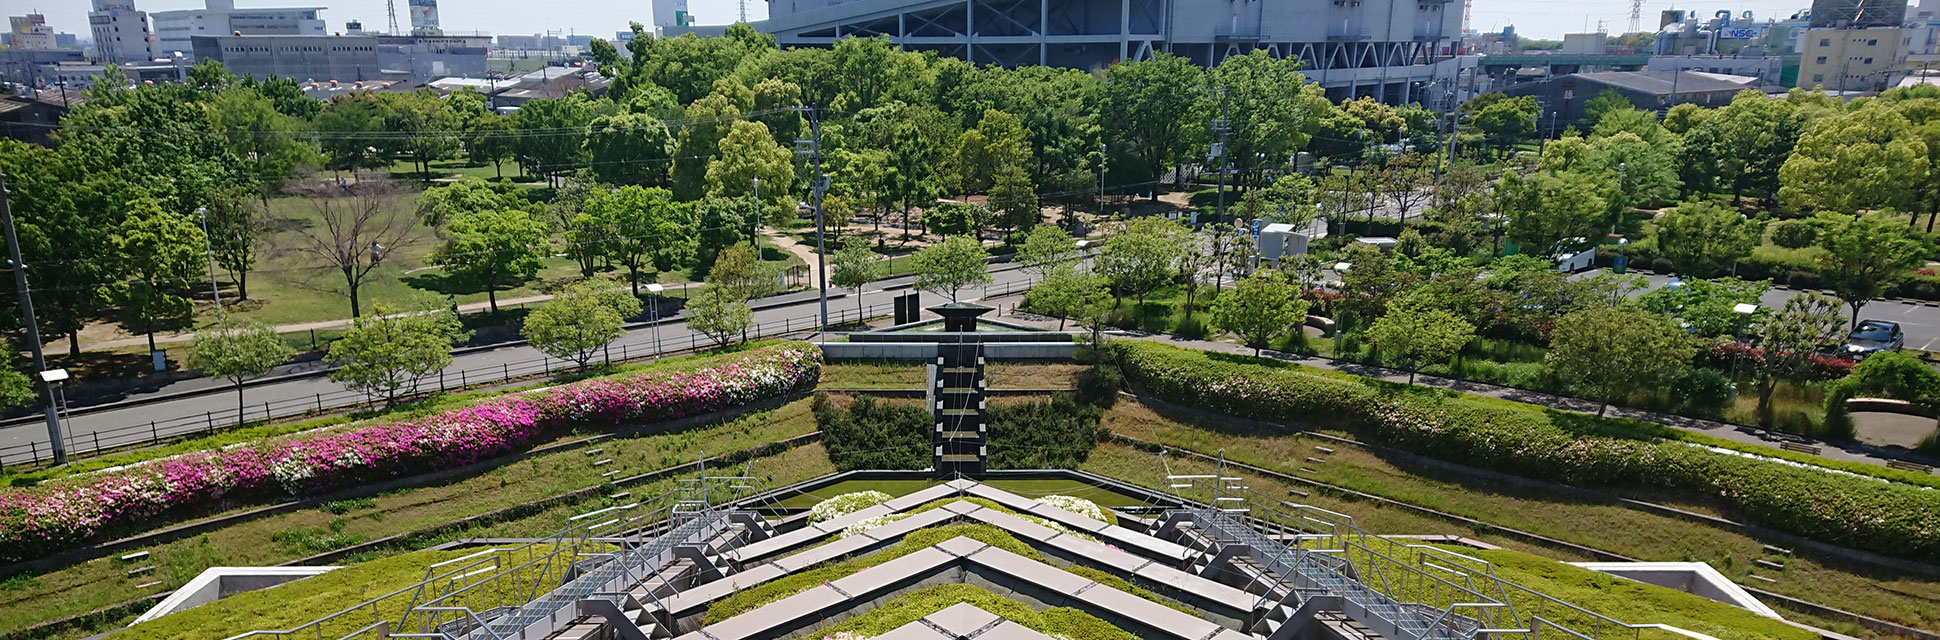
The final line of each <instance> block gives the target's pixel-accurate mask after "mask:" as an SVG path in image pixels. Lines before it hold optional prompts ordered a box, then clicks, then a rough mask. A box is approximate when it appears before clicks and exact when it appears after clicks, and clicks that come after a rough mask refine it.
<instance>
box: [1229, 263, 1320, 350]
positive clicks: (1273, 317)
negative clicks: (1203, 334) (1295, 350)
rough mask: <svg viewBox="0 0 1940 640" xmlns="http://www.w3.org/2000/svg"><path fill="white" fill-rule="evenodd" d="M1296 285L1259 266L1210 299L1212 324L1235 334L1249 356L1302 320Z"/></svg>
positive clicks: (1304, 304)
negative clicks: (1248, 351)
mask: <svg viewBox="0 0 1940 640" xmlns="http://www.w3.org/2000/svg"><path fill="white" fill-rule="evenodd" d="M1306 319H1307V301H1306V300H1302V299H1301V298H1300V288H1299V287H1298V286H1295V285H1294V284H1293V282H1292V281H1290V280H1288V279H1287V277H1286V276H1284V275H1282V274H1281V273H1280V272H1278V271H1275V270H1273V269H1260V270H1258V271H1254V272H1253V274H1252V275H1249V276H1246V278H1245V279H1242V280H1240V281H1239V282H1236V283H1234V284H1233V290H1232V291H1228V292H1226V293H1223V294H1220V296H1219V297H1218V298H1214V299H1213V303H1212V325H1213V326H1214V327H1217V328H1219V329H1220V330H1221V331H1227V332H1230V333H1232V334H1233V335H1236V336H1239V339H1240V341H1241V342H1243V343H1245V344H1246V346H1249V347H1252V348H1253V355H1254V356H1258V355H1260V350H1261V349H1264V348H1266V347H1268V346H1271V345H1272V344H1273V341H1274V340H1278V339H1280V338H1282V337H1284V336H1286V335H1288V332H1290V331H1297V330H1299V327H1300V326H1301V325H1303V324H1305V323H1306Z"/></svg>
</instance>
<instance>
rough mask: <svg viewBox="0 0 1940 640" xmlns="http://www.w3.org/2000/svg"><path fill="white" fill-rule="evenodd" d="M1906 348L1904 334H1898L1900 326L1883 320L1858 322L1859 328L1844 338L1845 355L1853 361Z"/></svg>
mask: <svg viewBox="0 0 1940 640" xmlns="http://www.w3.org/2000/svg"><path fill="white" fill-rule="evenodd" d="M1903 346H1906V334H1904V333H1901V332H1900V324H1899V323H1897V322H1887V321H1885V320H1860V321H1859V326H1858V327H1857V328H1854V329H1853V330H1852V334H1851V335H1848V336H1846V355H1848V356H1852V358H1853V359H1854V360H1862V359H1865V357H1866V356H1869V355H1872V354H1875V353H1879V352H1881V351H1899V350H1900V347H1903Z"/></svg>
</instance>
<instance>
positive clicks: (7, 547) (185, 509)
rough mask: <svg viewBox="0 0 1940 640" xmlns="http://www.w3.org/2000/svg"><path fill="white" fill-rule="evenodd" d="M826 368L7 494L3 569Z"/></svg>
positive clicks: (777, 368) (703, 381)
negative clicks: (167, 521) (203, 514)
mask: <svg viewBox="0 0 1940 640" xmlns="http://www.w3.org/2000/svg"><path fill="white" fill-rule="evenodd" d="M821 361H822V356H821V350H820V349H818V348H816V347H815V346H813V345H809V344H806V343H790V344H783V345H776V346H771V347H766V348H761V349H755V350H752V351H747V352H743V353H738V354H733V355H728V356H722V357H718V358H714V359H713V361H711V362H706V363H704V364H702V365H701V366H696V367H691V368H687V369H684V370H663V371H653V372H648V373H643V374H634V375H620V376H614V377H611V378H600V379H594V380H587V381H584V382H578V383H573V384H568V385H563V386H558V387H551V388H546V389H538V390H534V391H530V392H526V393H518V394H511V395H505V396H499V397H496V398H492V399H490V400H486V401H484V402H480V403H478V404H475V405H472V406H468V407H464V408H462V409H454V410H450V411H444V412H441V413H437V414H433V415H429V416H424V417H420V418H414V419H410V420H403V421H398V422H383V423H375V424H353V425H346V426H343V427H334V428H329V429H321V430H316V431H310V432H305V433H300V434H294V435H290V436H285V437H279V438H272V439H267V440H263V441H260V442H257V443H254V444H251V445H248V446H242V447H236V448H232V449H224V450H216V451H198V452H194V453H189V454H184V455H179V456H173V457H170V458H166V459H161V460H155V461H152V462H148V463H144V464H140V465H136V466H131V467H128V468H124V469H119V470H112V471H107V472H103V473H98V474H90V475H85V476H77V477H74V478H69V479H64V480H60V481H55V482H50V483H47V484H44V485H41V486H38V487H33V488H28V489H9V490H5V491H4V492H0V561H4V562H14V561H19V560H23V559H26V558H31V557H35V556H38V555H44V554H48V553H53V552H57V551H60V550H63V549H67V548H71V547H75V546H79V545H82V544H86V543H89V542H93V541H96V540H99V539H101V538H103V537H106V536H108V535H110V534H112V533H115V532H117V531H127V530H131V529H133V528H135V527H138V526H142V527H145V526H151V525H153V524H155V522H154V521H153V519H155V518H157V517H165V516H173V515H181V514H185V513H194V512H198V511H208V510H210V509H212V508H217V507H223V506H228V505H236V504H247V503H250V502H257V501H264V500H273V499H277V498H281V497H285V496H305V495H315V494H320V493H327V492H330V491H334V490H338V489H342V488H345V487H351V486H356V485H360V484H368V483H371V482H376V481H381V480H383V479H387V478H394V477H400V476H408V475H413V474H418V473H424V472H427V471H433V470H438V469H448V468H453V467H461V466H464V465H467V464H471V463H474V462H478V461H480V460H484V459H487V458H491V457H494V456H499V455H504V454H507V453H511V452H514V451H517V450H520V449H522V448H524V447H526V446H527V445H529V444H531V443H532V442H533V441H534V440H536V439H540V438H542V437H543V436H549V435H556V434H558V433H561V432H563V431H565V430H566V429H568V428H570V427H573V426H579V425H589V426H596V427H597V426H617V425H629V424H642V423H650V422H658V421H663V420H672V419H676V418H681V417H685V416H691V415H696V414H701V413H707V412H711V411H719V410H722V409H727V408H730V407H735V406H739V405H743V404H747V403H750V402H754V401H757V400H762V399H766V398H774V397H778V396H782V395H785V394H789V393H793V392H797V391H804V390H807V389H809V388H812V387H813V386H814V385H815V383H816V380H817V379H818V378H819V376H820V373H821Z"/></svg>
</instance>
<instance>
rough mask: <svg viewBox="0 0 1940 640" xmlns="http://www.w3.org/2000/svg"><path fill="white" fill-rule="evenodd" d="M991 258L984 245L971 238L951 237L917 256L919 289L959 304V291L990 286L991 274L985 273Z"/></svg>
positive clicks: (917, 284)
mask: <svg viewBox="0 0 1940 640" xmlns="http://www.w3.org/2000/svg"><path fill="white" fill-rule="evenodd" d="M987 255H989V254H987V253H985V252H984V250H983V244H982V243H979V242H977V241H976V240H975V239H973V238H971V237H969V236H951V237H949V238H945V239H944V240H943V241H942V242H939V243H936V244H933V245H930V246H928V247H924V248H923V249H922V250H920V251H917V252H916V255H915V256H913V258H914V260H915V261H916V288H917V289H918V290H922V291H928V292H931V293H935V294H937V295H948V296H950V301H951V302H956V300H957V291H958V290H961V289H963V288H964V287H969V286H974V285H980V284H990V282H991V278H990V272H989V271H987V270H985V267H984V261H983V260H984V257H985V256H987Z"/></svg>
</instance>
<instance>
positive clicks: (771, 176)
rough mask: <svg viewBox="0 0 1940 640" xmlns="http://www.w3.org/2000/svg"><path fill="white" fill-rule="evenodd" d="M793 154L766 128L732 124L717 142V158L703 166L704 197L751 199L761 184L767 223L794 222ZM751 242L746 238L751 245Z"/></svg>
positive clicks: (743, 123) (746, 124) (756, 124)
mask: <svg viewBox="0 0 1940 640" xmlns="http://www.w3.org/2000/svg"><path fill="white" fill-rule="evenodd" d="M794 158H795V154H794V152H792V151H789V150H788V149H786V148H783V147H782V146H780V145H777V144H775V141H774V138H773V137H772V136H769V135H768V127H767V125H763V124H761V123H759V122H736V123H734V126H733V127H732V128H731V129H729V130H728V134H727V137H726V138H723V139H722V140H721V144H720V155H718V156H715V158H714V160H712V161H710V162H708V164H707V195H708V196H710V197H715V198H739V197H753V195H754V192H755V181H756V180H760V181H761V189H760V191H761V201H760V203H759V204H760V206H761V209H762V211H763V213H764V217H765V218H767V219H769V220H776V221H780V220H792V219H794V215H795V212H794V209H795V207H794V204H795V200H794V196H793V195H792V192H793V189H792V188H793V186H794V182H795V165H794ZM753 240H754V238H750V241H753Z"/></svg>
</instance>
